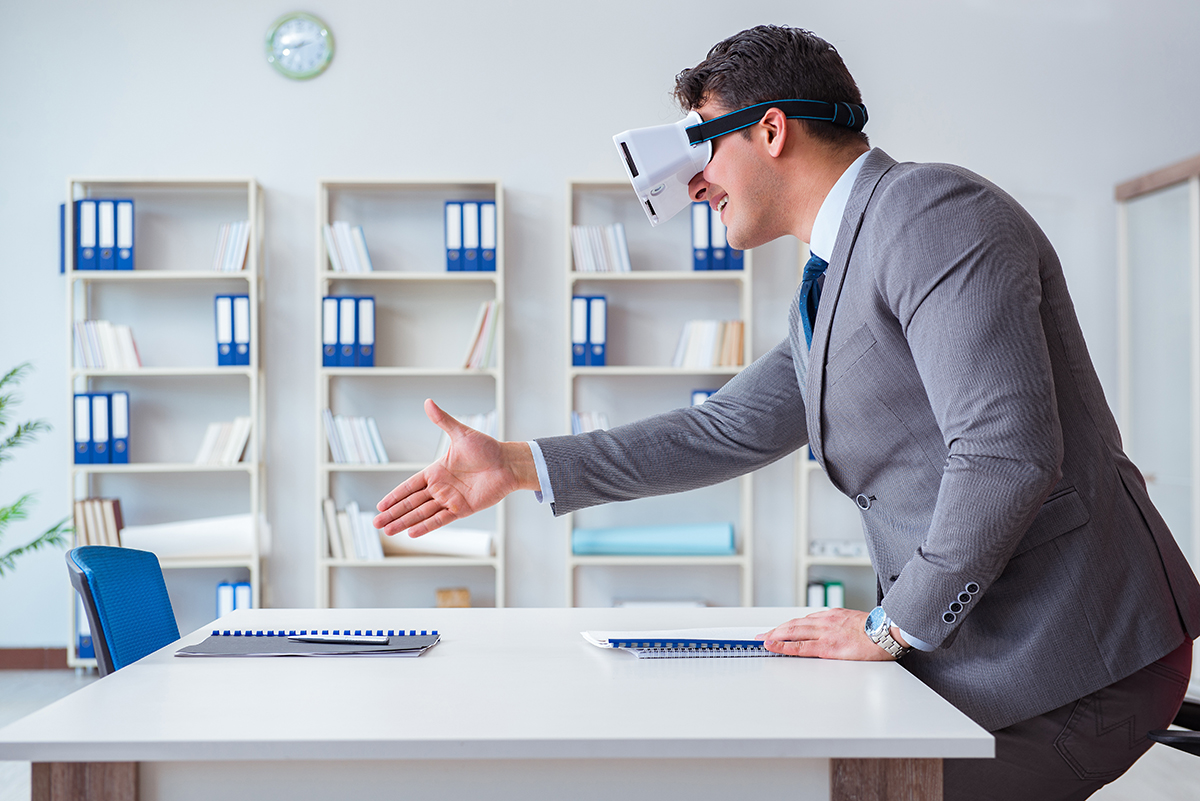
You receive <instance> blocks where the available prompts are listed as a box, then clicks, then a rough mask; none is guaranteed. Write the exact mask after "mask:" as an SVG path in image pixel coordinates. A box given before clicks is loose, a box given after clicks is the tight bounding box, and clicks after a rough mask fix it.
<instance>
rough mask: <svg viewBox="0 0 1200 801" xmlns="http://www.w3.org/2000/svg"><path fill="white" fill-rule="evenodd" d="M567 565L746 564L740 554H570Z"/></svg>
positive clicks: (692, 565) (694, 565) (744, 558)
mask: <svg viewBox="0 0 1200 801" xmlns="http://www.w3.org/2000/svg"><path fill="white" fill-rule="evenodd" d="M567 563H568V564H569V565H571V566H572V567H575V566H582V565H612V566H629V565H681V566H691V567H696V566H704V565H738V566H744V565H745V564H746V557H745V556H744V555H742V554H734V555H732V556H575V555H574V554H572V555H569V556H568V557H567Z"/></svg>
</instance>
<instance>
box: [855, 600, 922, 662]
mask: <svg viewBox="0 0 1200 801" xmlns="http://www.w3.org/2000/svg"><path fill="white" fill-rule="evenodd" d="M893 625H894V624H893V623H892V619H891V618H890V617H888V616H887V612H884V611H883V607H882V606H877V607H875V608H874V609H872V610H871V614H869V615H867V623H866V626H864V628H865V630H866V632H867V636H868V637H870V638H871V640H872V641H873V642H874V643H875V644H876V645H878V646H879V647H880V648H882V649H883V650H885V651H887V652H888V653H889V654H891V655H892V658H893V659H899V658H900V657H902V656H904V655H905V654H907V653H908V652H909V651H911V650H912V648H906V647H905V646H903V645H901V644H900V643H898V642H896V638H895V637H893V636H892V626H893Z"/></svg>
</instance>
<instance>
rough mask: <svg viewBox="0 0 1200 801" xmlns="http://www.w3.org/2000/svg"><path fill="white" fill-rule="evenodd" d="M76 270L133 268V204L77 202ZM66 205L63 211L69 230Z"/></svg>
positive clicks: (124, 201) (62, 223)
mask: <svg viewBox="0 0 1200 801" xmlns="http://www.w3.org/2000/svg"><path fill="white" fill-rule="evenodd" d="M72 213H73V214H74V230H75V241H74V242H73V243H72V247H73V251H74V254H75V269H76V270H132V269H133V201H132V200H128V199H121V200H115V199H113V200H110V199H103V198H87V199H84V200H76V201H75V203H74V209H73V212H72ZM65 214H66V206H65V205H63V206H61V207H60V209H59V223H60V226H63V227H65V224H66V223H65Z"/></svg>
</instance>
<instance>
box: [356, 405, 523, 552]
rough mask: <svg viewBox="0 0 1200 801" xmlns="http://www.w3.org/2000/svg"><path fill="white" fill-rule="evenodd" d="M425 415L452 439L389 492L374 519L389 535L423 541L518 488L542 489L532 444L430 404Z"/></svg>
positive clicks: (378, 507) (492, 504) (378, 506)
mask: <svg viewBox="0 0 1200 801" xmlns="http://www.w3.org/2000/svg"><path fill="white" fill-rule="evenodd" d="M425 414H426V415H427V416H428V417H429V419H430V420H432V421H433V423H434V424H435V425H436V426H437V427H438V428H440V429H442V430H443V431H445V432H446V434H448V435H449V437H450V450H449V451H447V452H446V455H445V456H443V457H442V458H441V459H438V460H437V461H436V462H434V463H433V464H431V465H429V467H426V468H425V469H424V470H422V471H421V472H420V473H417V474H416V475H415V476H413V477H412V478H410V479H408V480H407V481H405V482H404V483H403V484H400V485H399V486H398V487H396V488H395V489H394V490H392V491H391V492H389V493H388V494H387V495H386V496H385V497H384V499H383V500H381V501H380V502H379V503H378V504H377V505H376V507H375V508H376V509H377V510H378V511H379V514H378V515H377V516H376V517H375V519H374V520H373V521H372V525H374V526H375V528H377V529H382V530H383V533H385V534H387V535H388V536H391V535H394V534H399V533H400V532H401V531H404V530H405V529H408V536H410V537H419V536H421V535H422V534H428V533H429V532H430V531H433V530H434V529H437V528H441V527H442V526H444V525H446V524H447V523H452V522H454V521H455V520H460V519H462V518H464V517H467V516H469V515H473V514H475V513H476V512H478V511H480V510H482V509H487V508H488V507H489V506H494V505H496V504H497V503H499V502H500V500H501V499H503V498H504V497H505V496H506V495H508V494H509V493H511V492H514V491H515V490H519V489H531V490H538V489H541V487H540V485H539V484H538V480H537V469H536V468H535V467H534V464H533V455H532V454H531V453H530V451H529V445H527V444H526V443H524V442H500V441H498V440H496V439H493V438H492V437H489V436H488V435H487V434H482V433H480V432H478V431H476V430H475V429H473V428H470V427H468V426H465V425H463V424H462V423H460V422H459V421H458V420H455V419H454V418H453V417H451V416H450V415H448V414H446V413H445V412H444V411H442V410H441V408H439V407H438V405H437V404H436V403H434V402H433V401H432V400H426V401H425Z"/></svg>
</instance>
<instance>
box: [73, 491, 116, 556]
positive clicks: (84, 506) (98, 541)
mask: <svg viewBox="0 0 1200 801" xmlns="http://www.w3.org/2000/svg"><path fill="white" fill-rule="evenodd" d="M74 522H75V544H76V545H77V546H78V545H113V546H120V544H121V529H122V528H124V527H125V521H124V520H123V519H122V517H121V501H120V499H118V498H84V499H82V500H78V501H75V517H74Z"/></svg>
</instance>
